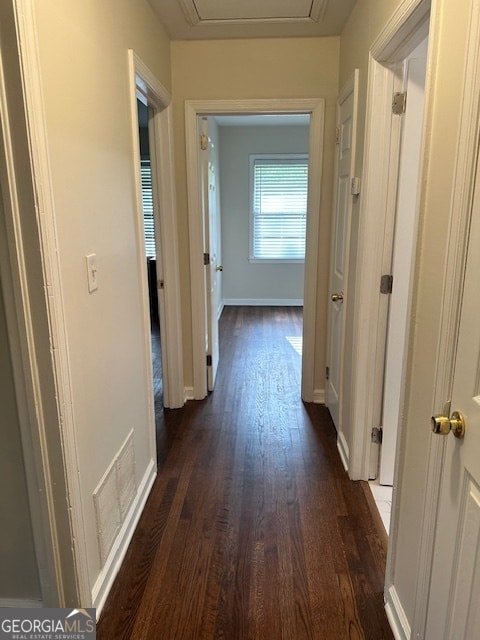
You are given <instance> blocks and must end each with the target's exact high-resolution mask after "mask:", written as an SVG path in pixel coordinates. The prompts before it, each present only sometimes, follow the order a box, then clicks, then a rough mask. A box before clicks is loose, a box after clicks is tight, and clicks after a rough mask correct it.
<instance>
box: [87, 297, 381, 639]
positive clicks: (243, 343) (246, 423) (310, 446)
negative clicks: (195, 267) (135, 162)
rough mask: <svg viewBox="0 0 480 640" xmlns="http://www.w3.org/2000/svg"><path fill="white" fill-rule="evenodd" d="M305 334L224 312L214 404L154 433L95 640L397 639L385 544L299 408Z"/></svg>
mask: <svg viewBox="0 0 480 640" xmlns="http://www.w3.org/2000/svg"><path fill="white" fill-rule="evenodd" d="M301 330H302V315H301V309H299V308H293V307H292V308H268V307H262V308H257V307H226V308H225V309H224V312H223V315H222V319H221V322H220V353H221V359H220V367H219V371H218V376H217V384H216V388H215V392H214V393H212V394H210V396H209V397H208V398H207V399H206V400H205V401H201V402H189V403H188V404H187V405H186V406H185V407H184V408H182V409H178V410H172V411H166V412H165V424H164V425H163V427H161V428H160V427H157V429H158V431H159V434H158V449H159V469H158V478H157V480H156V482H155V484H154V487H153V490H152V493H151V495H150V497H149V500H148V502H147V505H146V508H145V511H144V513H143V515H142V517H141V520H140V523H139V525H138V527H137V530H136V533H135V535H134V538H133V541H132V543H131V545H130V547H129V550H128V553H127V556H126V558H125V561H124V563H123V566H122V568H121V570H120V573H119V575H118V577H117V579H116V581H115V583H114V585H113V587H112V590H111V592H110V595H109V598H108V600H107V602H106V605H105V607H104V609H103V613H102V616H101V618H100V621H99V624H98V630H97V634H98V635H97V637H98V639H99V640H110V639H111V640H113V639H115V640H120V639H125V640H127V639H132V640H133V639H134V640H147V639H148V640H190V639H193V638H203V639H205V640H210V639H212V640H213V639H215V640H219V639H221V638H223V639H225V640H247V639H251V640H280V639H284V640H302V639H318V640H342V639H344V638H345V639H347V638H352V639H355V640H357V639H361V638H363V639H365V640H381V639H383V638H386V639H387V638H388V639H390V638H393V636H392V634H391V632H390V628H389V625H388V622H387V619H386V616H385V613H384V608H383V594H382V591H383V579H384V578H383V576H384V567H385V554H386V548H385V541H386V537H385V535H384V532H383V531H382V530H381V528H380V527H378V528H377V524H378V523H376V522H374V521H373V520H372V517H371V515H370V510H369V506H368V502H367V498H366V494H365V492H364V491H365V485H364V483H361V482H356V483H353V482H350V481H349V480H348V477H347V475H346V474H345V472H344V470H343V467H342V464H341V462H340V458H339V456H338V453H337V449H336V437H335V431H334V428H333V425H332V423H331V421H330V419H329V416H328V412H327V411H326V409H325V407H324V406H321V405H304V404H303V403H302V402H301V400H300V397H299V389H300V367H301V357H300V355H299V348H300V344H301V339H300V338H301ZM160 430H163V434H161V433H160Z"/></svg>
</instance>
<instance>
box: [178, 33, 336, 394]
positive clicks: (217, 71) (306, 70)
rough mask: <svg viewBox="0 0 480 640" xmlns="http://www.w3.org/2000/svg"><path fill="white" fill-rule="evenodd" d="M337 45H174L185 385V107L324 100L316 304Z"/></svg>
mask: <svg viewBox="0 0 480 640" xmlns="http://www.w3.org/2000/svg"><path fill="white" fill-rule="evenodd" d="M338 56H339V38H336V37H335V38H305V39H297V38H292V39H266V40H263V39H258V40H231V41H225V40H215V41H190V42H187V41H174V42H172V83H173V94H174V119H175V138H176V141H175V144H176V149H175V151H176V171H177V185H178V186H177V204H178V225H179V237H180V259H181V275H182V294H183V303H184V306H183V323H184V326H183V333H184V354H185V362H184V370H185V383H186V385H187V386H192V361H191V310H190V278H189V272H190V265H189V259H188V255H189V248H188V210H187V187H186V178H185V162H186V161H185V112H184V108H185V100H201V99H203V100H214V99H248V98H250V99H259V98H317V97H318V98H324V99H325V100H326V122H325V149H324V151H325V155H324V168H323V179H322V186H323V189H322V201H321V211H320V217H321V225H320V228H321V233H322V237H321V238H320V251H319V255H320V262H319V266H318V269H319V278H318V296H319V299H321V300H324V299H326V295H327V277H328V254H329V250H328V247H329V240H330V223H329V221H330V214H331V202H332V175H333V157H334V131H335V101H336V97H337V93H338V60H339V58H338ZM322 309H323V307H322V306H321V305H319V310H320V316H319V318H318V335H317V343H316V353H315V362H316V370H315V388H322V389H323V387H324V371H325V334H326V315H325V314H322Z"/></svg>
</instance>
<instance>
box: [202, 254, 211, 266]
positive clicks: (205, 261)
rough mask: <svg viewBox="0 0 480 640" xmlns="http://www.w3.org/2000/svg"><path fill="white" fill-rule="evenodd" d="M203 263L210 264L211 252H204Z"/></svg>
mask: <svg viewBox="0 0 480 640" xmlns="http://www.w3.org/2000/svg"><path fill="white" fill-rule="evenodd" d="M203 264H204V265H205V266H207V264H210V254H209V253H204V254H203Z"/></svg>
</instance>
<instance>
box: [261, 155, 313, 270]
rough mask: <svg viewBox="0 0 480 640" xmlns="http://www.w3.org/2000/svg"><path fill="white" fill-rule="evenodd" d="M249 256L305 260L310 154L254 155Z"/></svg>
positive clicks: (268, 258) (266, 258)
mask: <svg viewBox="0 0 480 640" xmlns="http://www.w3.org/2000/svg"><path fill="white" fill-rule="evenodd" d="M251 167H252V173H253V176H252V182H253V193H252V212H251V222H252V224H251V239H250V259H253V260H286V261H296V260H299V261H301V260H304V259H305V232H306V223H307V193H308V157H307V156H304V155H302V156H298V155H289V156H280V157H266V156H252V157H251Z"/></svg>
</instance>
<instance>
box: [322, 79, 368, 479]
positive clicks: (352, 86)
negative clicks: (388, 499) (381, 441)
mask: <svg viewBox="0 0 480 640" xmlns="http://www.w3.org/2000/svg"><path fill="white" fill-rule="evenodd" d="M359 81H360V70H359V69H354V71H353V73H352V74H351V76H350V77H349V78H348V80H347V81H346V82H345V84H344V85H343V87H342V88H341V90H340V93H339V96H338V98H337V102H336V119H335V122H336V127H337V136H339V137H340V138H341V135H340V124H341V123H340V115H341V108H342V107H341V105H342V104H343V102H344V101H345V100H346V98H347V97H348V96H349V95H350V94H352V95H353V106H352V112H353V121H352V132H351V137H352V141H351V147H352V148H351V158H350V167H349V171H350V175H349V177H350V179H352V178H353V177H354V176H355V160H356V148H357V136H358V132H357V127H358V93H359ZM340 145H341V140H338V141H337V145H336V150H335V171H334V185H335V186H334V199H333V207H332V211H333V217H332V229H331V235H330V253H331V255H330V265H329V275H328V287H329V296H330V294H332V293H333V289H332V279H333V271H334V260H335V256H334V253H335V252H334V247H335V239H336V235H337V222H338V220H337V218H338V211H337V205H338V176H339V170H340V152H341V149H340ZM349 187H350V185H349ZM353 199H354V195H352V193H351V189H349V200H348V205H347V206H348V211H347V215H346V227H345V229H344V233H345V238H344V242H345V264H344V265H343V270H344V289H343V295H344V301H343V302H342V304H343V305H344V309H343V310H342V323H341V327H340V332H341V337H340V343H341V344H340V354H339V362H340V371H339V372H338V380H339V393H338V398H337V400H338V424H336V425H335V426H336V429H337V449H338V453H339V455H340V458H341V460H342V463H343V466H344V467H345V469H348V444H347V442H346V438H345V435H344V432H343V424H342V420H343V409H344V404H343V402H342V398H343V393H342V389H343V374H344V349H345V335H346V318H347V312H348V308H349V304H348V293H349V292H348V273H349V257H350V256H349V253H350V252H349V247H350V240H351V223H352V211H353ZM328 304H331V299H330V297H329V299H328ZM332 317H333V314H332V310H331V307H329V311H328V319H327V365H328V367H329V378H330V375H331V365H332V360H333V359H332V356H331V354H332V352H333V327H332ZM329 388H330V386H329V380H327V382H326V385H325V404H326V406H327V407H328V406H329V397H328V391H329Z"/></svg>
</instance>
